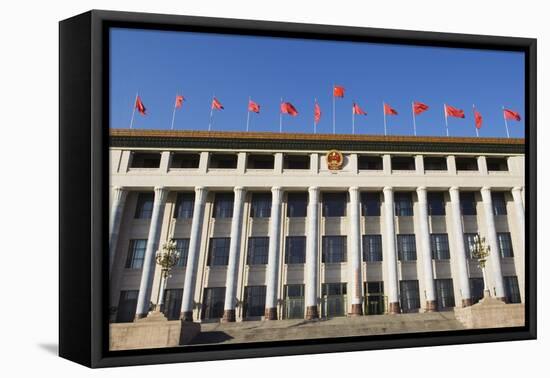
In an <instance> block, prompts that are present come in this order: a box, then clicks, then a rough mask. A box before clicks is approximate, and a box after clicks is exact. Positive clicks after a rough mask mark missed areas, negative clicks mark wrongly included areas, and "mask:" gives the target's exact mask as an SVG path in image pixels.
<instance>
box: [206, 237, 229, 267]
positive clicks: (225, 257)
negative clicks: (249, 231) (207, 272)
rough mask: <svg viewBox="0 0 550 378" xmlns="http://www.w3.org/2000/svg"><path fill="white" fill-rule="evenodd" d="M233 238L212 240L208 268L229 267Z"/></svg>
mask: <svg viewBox="0 0 550 378" xmlns="http://www.w3.org/2000/svg"><path fill="white" fill-rule="evenodd" d="M230 242H231V238H211V239H210V246H209V253H208V266H217V265H227V263H228V262H229V243H230Z"/></svg>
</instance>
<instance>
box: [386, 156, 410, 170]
mask: <svg viewBox="0 0 550 378" xmlns="http://www.w3.org/2000/svg"><path fill="white" fill-rule="evenodd" d="M391 169H392V171H414V170H415V169H416V165H415V162H414V157H412V156H392V157H391Z"/></svg>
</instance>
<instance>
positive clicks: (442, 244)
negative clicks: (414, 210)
mask: <svg viewBox="0 0 550 378" xmlns="http://www.w3.org/2000/svg"><path fill="white" fill-rule="evenodd" d="M430 241H431V246H432V259H434V260H449V259H450V258H451V254H450V253H449V238H448V236H447V234H431V235H430Z"/></svg>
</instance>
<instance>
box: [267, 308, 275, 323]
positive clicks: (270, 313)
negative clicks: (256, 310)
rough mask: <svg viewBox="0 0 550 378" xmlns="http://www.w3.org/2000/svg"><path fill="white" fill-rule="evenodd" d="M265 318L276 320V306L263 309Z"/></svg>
mask: <svg viewBox="0 0 550 378" xmlns="http://www.w3.org/2000/svg"><path fill="white" fill-rule="evenodd" d="M265 320H277V307H271V308H266V309H265Z"/></svg>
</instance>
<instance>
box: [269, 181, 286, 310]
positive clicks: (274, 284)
mask: <svg viewBox="0 0 550 378" xmlns="http://www.w3.org/2000/svg"><path fill="white" fill-rule="evenodd" d="M271 194H272V199H271V219H270V223H269V252H268V260H267V287H266V297H265V318H266V319H267V320H277V288H278V287H279V255H280V251H281V198H282V194H283V190H282V189H281V188H280V187H278V186H275V187H273V188H271Z"/></svg>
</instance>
